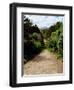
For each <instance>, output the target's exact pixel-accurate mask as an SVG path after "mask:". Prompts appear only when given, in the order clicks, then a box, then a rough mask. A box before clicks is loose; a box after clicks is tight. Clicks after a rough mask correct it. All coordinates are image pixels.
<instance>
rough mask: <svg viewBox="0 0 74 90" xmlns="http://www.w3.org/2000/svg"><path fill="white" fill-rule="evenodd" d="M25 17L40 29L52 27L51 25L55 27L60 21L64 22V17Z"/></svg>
mask: <svg viewBox="0 0 74 90" xmlns="http://www.w3.org/2000/svg"><path fill="white" fill-rule="evenodd" d="M25 16H26V17H27V18H29V19H30V20H31V22H32V23H33V24H34V25H35V24H37V25H38V27H39V28H43V27H46V28H47V27H50V26H51V25H54V24H55V23H56V22H58V21H61V22H64V16H43V15H25Z"/></svg>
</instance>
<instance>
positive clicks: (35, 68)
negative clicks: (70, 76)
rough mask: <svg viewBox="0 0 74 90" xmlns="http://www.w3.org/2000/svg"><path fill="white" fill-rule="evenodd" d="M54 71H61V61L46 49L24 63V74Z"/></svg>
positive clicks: (53, 72) (52, 72)
mask: <svg viewBox="0 0 74 90" xmlns="http://www.w3.org/2000/svg"><path fill="white" fill-rule="evenodd" d="M56 73H63V62H62V60H57V58H56V56H55V55H54V54H53V53H51V52H49V51H48V50H46V49H45V50H43V51H42V52H41V53H40V54H39V55H37V56H36V57H35V58H33V59H32V60H30V61H28V62H27V63H26V64H25V65H24V75H35V74H56Z"/></svg>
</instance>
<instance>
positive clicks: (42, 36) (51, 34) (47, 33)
mask: <svg viewBox="0 0 74 90" xmlns="http://www.w3.org/2000/svg"><path fill="white" fill-rule="evenodd" d="M45 48H46V49H48V50H49V51H51V52H54V53H56V54H57V57H58V58H62V57H63V24H62V22H57V23H56V24H55V25H53V26H51V27H50V28H44V29H39V28H38V26H37V25H33V24H32V22H31V21H30V20H29V19H28V18H26V17H25V18H24V58H25V59H26V60H30V59H32V58H33V57H35V56H36V55H37V54H39V53H40V52H41V51H42V50H43V49H45Z"/></svg>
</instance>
